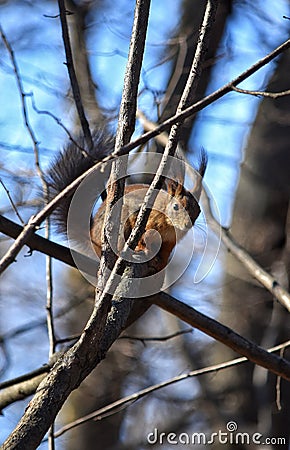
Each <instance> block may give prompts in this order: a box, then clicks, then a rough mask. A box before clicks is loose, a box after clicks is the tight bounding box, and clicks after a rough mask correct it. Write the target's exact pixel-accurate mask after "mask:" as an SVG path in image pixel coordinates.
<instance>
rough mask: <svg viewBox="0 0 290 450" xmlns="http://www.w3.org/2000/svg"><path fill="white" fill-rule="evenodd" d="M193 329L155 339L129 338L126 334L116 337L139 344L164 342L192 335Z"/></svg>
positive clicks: (143, 337)
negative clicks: (139, 342) (184, 335)
mask: <svg viewBox="0 0 290 450" xmlns="http://www.w3.org/2000/svg"><path fill="white" fill-rule="evenodd" d="M192 331H193V329H192V328H188V329H187V330H180V331H176V332H175V333H171V334H167V335H166V336H156V337H145V336H130V335H127V334H122V336H120V337H118V339H131V340H133V341H141V342H164V341H169V340H170V339H173V338H175V337H178V336H182V335H183V334H187V333H192Z"/></svg>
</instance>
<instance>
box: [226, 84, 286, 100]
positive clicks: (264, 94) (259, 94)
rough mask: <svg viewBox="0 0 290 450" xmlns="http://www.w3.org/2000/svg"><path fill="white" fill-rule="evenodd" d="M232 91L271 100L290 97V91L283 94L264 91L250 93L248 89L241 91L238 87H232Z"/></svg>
mask: <svg viewBox="0 0 290 450" xmlns="http://www.w3.org/2000/svg"><path fill="white" fill-rule="evenodd" d="M232 90H233V91H235V92H240V93H241V94H248V95H253V96H255V97H269V98H280V97H285V96H286V95H290V89H289V90H287V91H282V92H263V91H249V90H248V89H241V88H238V87H236V86H232Z"/></svg>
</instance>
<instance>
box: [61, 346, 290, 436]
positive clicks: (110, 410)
mask: <svg viewBox="0 0 290 450" xmlns="http://www.w3.org/2000/svg"><path fill="white" fill-rule="evenodd" d="M289 346H290V341H287V342H284V343H283V344H280V345H277V346H275V347H272V348H270V349H269V350H268V352H269V353H273V352H276V351H278V350H280V349H285V348H287V347H289ZM247 361H248V359H247V358H245V357H241V358H236V359H232V360H230V361H226V362H223V363H220V364H215V365H213V366H208V367H204V368H202V369H197V370H192V371H190V372H188V373H185V374H182V375H178V376H176V377H173V378H170V379H169V380H166V381H163V382H162V383H158V384H155V385H153V386H150V387H148V388H146V389H142V390H141V391H138V392H135V393H134V394H131V395H127V396H126V397H123V398H121V399H120V400H117V401H116V402H114V403H111V404H110V405H107V406H104V407H103V408H101V409H98V410H97V411H94V412H92V413H90V414H88V415H86V416H84V417H81V418H79V419H77V420H75V421H73V422H71V423H69V424H67V425H65V426H63V427H62V428H60V429H59V430H58V431H57V432H56V433H55V435H54V436H55V437H56V438H58V437H60V436H61V435H63V434H64V433H66V432H67V431H69V430H71V429H72V428H75V427H77V426H79V425H82V424H84V423H86V422H89V421H91V420H102V419H104V418H106V417H108V416H109V415H112V414H116V413H117V412H119V411H120V409H122V408H124V407H126V406H130V405H131V404H132V403H134V402H136V401H137V400H140V399H141V398H143V397H145V396H147V395H149V394H152V393H153V392H156V391H157V390H159V389H163V388H164V387H167V386H170V385H172V384H175V383H179V382H180V381H183V380H186V379H188V378H193V377H197V376H200V375H206V374H209V373H216V372H218V371H220V370H224V369H227V368H229V367H233V366H236V365H238V364H242V363H244V362H247Z"/></svg>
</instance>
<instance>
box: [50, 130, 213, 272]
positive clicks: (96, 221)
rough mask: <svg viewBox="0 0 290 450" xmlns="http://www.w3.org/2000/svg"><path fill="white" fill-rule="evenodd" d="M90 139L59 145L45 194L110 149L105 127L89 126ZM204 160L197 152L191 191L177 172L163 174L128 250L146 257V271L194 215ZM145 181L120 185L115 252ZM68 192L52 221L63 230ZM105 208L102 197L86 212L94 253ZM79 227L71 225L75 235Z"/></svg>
mask: <svg viewBox="0 0 290 450" xmlns="http://www.w3.org/2000/svg"><path fill="white" fill-rule="evenodd" d="M93 142H94V145H93V147H92V149H90V150H87V151H82V150H81V148H84V147H85V143H84V140H83V139H82V138H80V139H79V140H78V143H77V144H76V143H73V142H70V143H69V144H68V145H67V147H66V148H65V149H64V151H63V152H60V153H59V154H58V156H57V157H56V159H55V161H54V162H53V163H52V165H51V166H50V168H49V170H48V172H47V177H46V180H47V184H48V189H49V198H53V197H54V196H55V195H57V194H58V193H59V192H61V191H62V190H63V189H64V188H65V187H66V186H68V185H69V184H70V183H71V182H72V181H74V180H75V179H76V178H77V177H78V176H80V175H81V174H83V173H84V172H85V171H87V170H88V169H89V168H91V167H93V166H94V165H95V164H96V162H98V161H101V160H102V159H103V158H104V157H105V156H107V155H109V154H111V153H112V152H113V151H114V139H113V137H112V136H111V135H110V134H109V133H108V132H107V130H106V129H105V128H102V129H96V130H95V131H94V133H93ZM178 158H180V157H178ZM206 166H207V155H206V153H205V152H202V154H201V157H200V161H199V167H198V169H197V172H198V174H199V176H197V178H198V180H197V182H196V186H195V188H194V189H193V191H189V190H187V189H185V187H184V186H183V183H182V178H183V177H182V175H181V174H179V175H178V176H177V179H169V178H167V179H166V180H165V183H164V186H163V188H162V189H161V190H160V191H159V193H158V195H157V198H156V200H155V202H154V206H153V208H152V209H151V213H150V215H149V218H148V221H147V225H146V229H145V232H144V233H143V235H142V236H141V238H140V240H139V242H138V244H137V246H136V248H135V249H134V252H133V254H134V256H133V260H135V261H136V260H138V258H140V262H144V261H145V263H146V264H148V273H149V274H153V273H157V272H159V271H160V270H162V269H164V268H165V267H166V265H167V262H168V260H169V257H170V254H171V252H172V250H173V248H174V247H175V245H176V244H177V242H179V241H180V239H181V238H182V237H183V236H184V235H185V234H186V233H187V231H188V230H189V229H190V228H191V227H192V226H193V225H194V223H195V221H196V219H197V218H198V216H199V214H200V207H199V204H198V200H199V196H200V191H201V180H202V178H203V176H204V173H205V170H206ZM98 177H103V178H105V174H104V170H103V171H99V172H98ZM98 184H99V180H98ZM148 187H149V185H148V184H129V185H127V186H126V187H125V192H124V199H123V209H122V213H121V223H122V224H123V230H122V231H123V232H122V233H121V238H120V239H119V245H118V249H117V252H120V251H121V250H122V248H123V244H124V242H125V241H126V240H127V238H128V237H129V235H130V233H131V231H132V229H133V227H134V224H135V221H136V218H137V216H138V212H139V209H140V207H141V205H142V202H143V199H144V196H145V194H146V192H147V189H148ZM73 195H74V192H72V194H71V195H70V196H68V197H66V198H65V199H64V201H63V202H62V203H61V204H60V205H59V206H58V208H57V209H56V211H55V215H54V217H55V222H56V224H57V227H58V230H59V231H61V232H62V233H66V232H67V219H68V214H69V208H70V205H71V202H72V198H73ZM105 209H106V201H105V200H104V202H103V203H102V205H101V206H100V207H99V209H98V211H97V213H96V214H95V215H94V217H91V218H90V239H91V243H92V246H93V249H94V251H95V252H96V254H97V255H98V257H99V258H100V257H101V247H102V244H101V236H102V231H103V225H104V218H105ZM78 232H79V231H77V230H76V231H75V236H76V239H77V236H78Z"/></svg>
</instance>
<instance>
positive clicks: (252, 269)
mask: <svg viewBox="0 0 290 450" xmlns="http://www.w3.org/2000/svg"><path fill="white" fill-rule="evenodd" d="M203 192H204V194H205V198H206V202H207V211H208V214H209V215H210V217H211V219H212V221H211V227H212V228H213V229H214V231H216V232H217V233H218V234H219V235H220V236H221V239H222V242H223V243H224V244H225V246H226V248H227V249H228V250H229V251H230V252H231V253H232V254H233V255H234V256H235V257H236V258H237V259H238V260H239V261H240V262H241V263H242V264H243V266H244V267H245V268H246V269H247V271H248V272H249V273H250V274H251V275H252V276H253V277H254V278H255V279H256V280H257V281H259V283H261V284H262V286H264V287H265V288H266V289H267V290H268V291H269V292H271V294H273V296H274V297H275V298H276V299H277V300H278V301H279V302H280V303H281V305H283V306H284V307H285V308H286V309H287V310H288V311H289V312H290V294H289V292H287V291H286V290H285V289H284V288H283V287H282V286H281V285H280V284H279V282H278V281H277V280H276V279H275V278H274V277H273V276H272V275H270V274H269V273H268V272H266V271H265V270H264V269H263V268H262V267H261V266H260V265H259V264H258V263H257V262H256V261H255V260H254V259H253V258H252V257H251V256H250V255H249V253H248V252H246V250H244V249H243V248H242V247H241V246H240V245H239V244H238V243H237V242H236V241H235V239H234V238H233V236H232V235H231V233H230V231H229V230H227V229H225V228H222V227H221V225H220V224H219V223H218V222H217V220H216V219H215V217H214V215H213V213H212V210H211V205H210V198H209V195H208V193H207V192H206V189H205V188H204V189H203Z"/></svg>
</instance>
